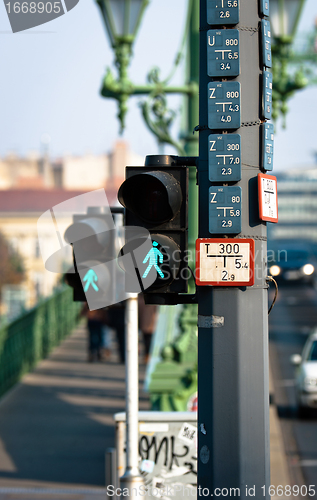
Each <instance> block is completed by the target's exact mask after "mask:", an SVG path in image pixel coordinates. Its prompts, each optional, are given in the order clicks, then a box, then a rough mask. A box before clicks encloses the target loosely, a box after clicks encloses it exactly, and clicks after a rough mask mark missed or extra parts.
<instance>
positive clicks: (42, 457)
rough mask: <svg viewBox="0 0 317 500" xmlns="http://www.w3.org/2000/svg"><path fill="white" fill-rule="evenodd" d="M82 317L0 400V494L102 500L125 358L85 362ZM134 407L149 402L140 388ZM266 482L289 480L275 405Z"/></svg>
mask: <svg viewBox="0 0 317 500" xmlns="http://www.w3.org/2000/svg"><path fill="white" fill-rule="evenodd" d="M86 336H87V334H86V329H85V327H84V326H83V325H82V326H80V327H79V328H77V329H76V330H75V331H74V333H73V334H72V335H71V337H69V338H68V339H66V340H65V341H64V342H63V343H62V344H61V346H59V347H58V348H56V349H55V350H54V351H53V353H52V354H51V355H50V357H49V358H48V359H46V360H44V361H42V362H41V363H40V364H39V365H38V367H37V368H36V370H34V371H33V372H32V373H30V374H28V375H26V376H25V377H23V380H22V382H21V383H19V384H17V386H15V387H14V388H13V389H12V390H11V391H10V392H9V393H8V394H6V395H5V396H4V397H3V398H2V399H1V401H0V499H1V500H9V499H10V500H15V499H16V500H46V499H50V500H55V499H59V500H60V499H65V500H101V498H105V496H106V492H105V473H104V469H105V450H106V448H108V447H112V446H114V422H113V414H115V413H117V412H120V411H124V408H125V399H124V395H125V372H124V365H122V364H119V363H118V362H117V360H118V357H117V355H116V353H115V352H114V353H113V354H112V356H111V358H110V360H109V361H107V362H103V363H88V362H87V352H86ZM144 373H145V367H144V365H140V382H141V385H140V387H141V390H140V410H149V401H148V396H147V395H146V394H145V393H143V392H142V387H143V380H144ZM270 418H271V463H272V467H271V470H272V475H271V484H274V485H275V486H277V485H279V484H282V485H283V484H290V482H289V479H288V471H287V465H286V460H285V455H284V451H283V444H282V437H281V432H280V428H279V422H278V418H277V413H276V409H275V407H271V408H270Z"/></svg>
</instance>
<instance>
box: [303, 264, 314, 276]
mask: <svg viewBox="0 0 317 500" xmlns="http://www.w3.org/2000/svg"><path fill="white" fill-rule="evenodd" d="M302 271H303V273H304V274H306V276H310V275H311V274H313V272H314V271H315V268H314V266H313V265H312V264H305V265H304V266H303V267H302Z"/></svg>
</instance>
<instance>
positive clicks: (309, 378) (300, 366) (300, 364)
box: [291, 329, 317, 416]
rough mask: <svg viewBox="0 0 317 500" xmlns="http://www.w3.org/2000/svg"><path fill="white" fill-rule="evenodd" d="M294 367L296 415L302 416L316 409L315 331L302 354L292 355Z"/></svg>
mask: <svg viewBox="0 0 317 500" xmlns="http://www.w3.org/2000/svg"><path fill="white" fill-rule="evenodd" d="M291 363H292V364H293V365H294V366H296V372H295V388H296V400H297V405H298V413H299V415H300V416H304V415H305V414H307V413H308V411H309V409H312V408H315V409H317V329H316V330H315V331H314V332H313V333H312V334H311V335H310V336H309V337H308V339H307V341H306V343H305V345H304V348H303V352H302V354H301V355H300V354H293V355H292V356H291Z"/></svg>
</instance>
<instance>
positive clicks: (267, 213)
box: [258, 174, 278, 222]
mask: <svg viewBox="0 0 317 500" xmlns="http://www.w3.org/2000/svg"><path fill="white" fill-rule="evenodd" d="M258 192H259V217H260V219H261V220H265V221H269V222H277V221H278V211H277V210H278V209H277V181H276V177H275V176H274V175H267V174H258Z"/></svg>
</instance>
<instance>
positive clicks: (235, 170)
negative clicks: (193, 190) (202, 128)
mask: <svg viewBox="0 0 317 500" xmlns="http://www.w3.org/2000/svg"><path fill="white" fill-rule="evenodd" d="M208 148H209V180H210V181H217V182H230V181H233V182H237V181H240V180H241V136H240V135H239V134H224V135H217V134H210V135H209V137H208Z"/></svg>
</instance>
